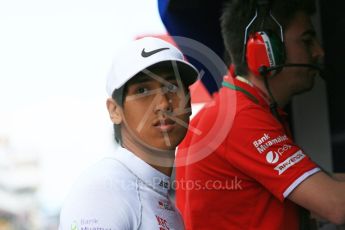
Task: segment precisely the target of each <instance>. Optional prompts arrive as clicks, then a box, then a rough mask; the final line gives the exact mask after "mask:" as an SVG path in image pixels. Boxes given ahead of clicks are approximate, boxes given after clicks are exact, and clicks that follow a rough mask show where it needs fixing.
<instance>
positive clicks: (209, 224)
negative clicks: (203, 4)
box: [176, 79, 320, 230]
mask: <svg viewBox="0 0 345 230" xmlns="http://www.w3.org/2000/svg"><path fill="white" fill-rule="evenodd" d="M232 81H234V82H232ZM226 82H227V83H224V84H225V86H226V87H222V88H221V89H220V91H219V94H215V95H214V101H213V102H211V104H209V105H207V106H205V108H204V109H202V110H201V111H200V112H199V113H198V114H197V115H196V117H195V118H194V119H193V120H192V121H191V124H190V125H191V127H194V128H195V129H197V130H198V131H199V132H198V133H196V132H195V129H193V130H194V131H188V134H187V136H186V138H185V139H184V141H183V143H182V144H181V145H180V146H179V151H178V153H177V159H184V161H185V162H184V163H186V164H187V165H182V166H179V167H177V169H176V179H177V183H178V185H179V186H177V187H176V203H177V207H178V208H179V209H180V211H181V213H182V216H183V218H184V221H185V225H186V228H187V229H197V230H200V229H265V230H267V229H289V230H291V229H298V228H299V209H300V207H299V206H297V205H296V204H294V203H293V202H291V201H290V200H288V199H285V198H286V197H287V196H288V195H289V194H290V193H291V192H292V191H293V189H294V188H296V187H297V186H298V185H299V184H300V183H301V182H302V181H303V180H305V179H306V178H307V177H309V176H311V175H313V174H314V173H316V172H318V171H320V169H319V168H318V166H317V165H316V164H315V163H314V162H312V161H311V160H310V158H309V157H308V156H307V155H306V154H305V153H304V152H303V150H302V149H301V148H300V147H298V146H297V145H296V144H295V143H294V142H293V141H292V139H291V137H290V136H289V135H288V134H287V132H286V131H285V130H287V129H286V128H284V125H282V124H281V123H280V122H279V121H278V119H277V118H275V117H274V116H273V115H272V113H271V112H270V109H269V105H268V103H267V99H265V96H264V94H263V93H262V92H261V91H260V90H259V89H258V88H256V87H254V86H251V85H250V84H249V83H246V82H244V81H240V80H238V79H234V80H229V79H228V81H226ZM231 88H232V89H231ZM232 90H235V93H234V92H232V93H233V94H232V95H233V96H234V95H235V96H236V100H235V101H236V102H235V103H234V104H231V103H229V102H230V101H231V100H227V101H226V98H227V97H229V92H230V91H232ZM224 101H225V103H229V104H228V105H227V106H230V107H232V108H233V109H234V113H233V115H234V117H233V119H234V120H233V123H232V126H231V127H230V128H229V130H226V132H227V133H226V135H225V137H224V138H223V139H222V140H221V141H220V142H219V143H220V144H219V145H218V146H215V147H214V149H213V150H212V151H211V152H210V154H208V155H207V156H206V157H204V158H203V159H201V160H198V161H197V162H195V163H192V164H188V162H189V160H188V159H189V158H190V157H191V156H196V155H197V154H198V153H199V152H201V151H202V150H203V149H202V147H200V149H199V150H200V151H199V150H198V149H195V148H194V149H192V148H190V146H196V145H197V142H199V141H201V140H203V138H205V136H207V134H208V132H209V131H210V130H211V129H212V127H213V126H214V121H215V117H216V116H218V115H219V113H223V112H224V111H223V110H219V106H220V104H221V103H224ZM280 113H281V112H280ZM223 115H225V116H226V115H227V114H223ZM229 116H230V115H229ZM284 116H285V114H282V113H281V117H282V118H284ZM223 122H224V123H225V122H231V118H230V117H229V121H227V120H224V121H223ZM219 132H221V130H220V131H219ZM207 138H208V140H207V143H211V142H212V141H213V140H212V138H213V137H212V136H211V137H210V136H207ZM191 149H192V151H191ZM180 163H181V162H180Z"/></svg>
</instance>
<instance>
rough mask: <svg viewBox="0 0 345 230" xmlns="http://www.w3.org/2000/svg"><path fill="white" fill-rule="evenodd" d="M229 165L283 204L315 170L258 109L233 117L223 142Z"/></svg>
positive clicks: (281, 127)
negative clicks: (233, 119) (251, 179)
mask: <svg viewBox="0 0 345 230" xmlns="http://www.w3.org/2000/svg"><path fill="white" fill-rule="evenodd" d="M226 149H228V151H227V152H226V153H225V154H226V155H225V157H226V158H227V159H228V160H229V162H230V164H232V165H233V166H234V167H236V168H237V169H239V170H240V171H241V172H243V173H244V174H245V175H247V176H248V177H249V178H253V179H254V180H255V181H257V182H258V183H260V184H261V185H262V186H264V187H265V188H266V189H267V190H268V191H270V192H271V193H272V194H273V195H274V196H275V197H277V198H278V199H279V200H284V198H286V197H287V196H288V195H289V194H290V192H291V191H293V189H294V188H295V187H297V186H298V184H299V183H301V182H302V181H303V180H304V179H306V178H307V177H308V176H310V175H312V174H314V173H315V172H317V171H319V168H318V166H317V165H316V164H315V163H314V162H312V161H311V159H310V158H309V157H308V156H307V155H306V154H305V153H304V152H303V150H302V149H301V148H300V147H298V146H297V145H296V144H295V143H294V142H293V141H292V140H291V138H290V137H288V135H287V134H286V133H285V131H284V128H283V126H282V125H281V124H280V123H279V122H278V120H277V119H276V118H275V117H274V116H273V115H272V114H271V113H269V112H268V111H266V110H264V109H263V108H262V107H260V106H256V105H255V106H254V105H253V106H250V107H247V108H245V109H243V110H241V111H240V112H239V113H238V114H237V115H236V117H235V121H234V123H233V127H232V129H231V130H230V132H229V135H228V137H227V140H226Z"/></svg>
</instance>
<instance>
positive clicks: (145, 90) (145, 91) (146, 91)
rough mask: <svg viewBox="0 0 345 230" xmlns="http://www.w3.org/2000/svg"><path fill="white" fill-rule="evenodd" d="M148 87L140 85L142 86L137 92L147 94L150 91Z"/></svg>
mask: <svg viewBox="0 0 345 230" xmlns="http://www.w3.org/2000/svg"><path fill="white" fill-rule="evenodd" d="M148 91H149V90H148V89H147V88H145V87H140V88H138V89H137V90H136V93H138V94H146V93H148Z"/></svg>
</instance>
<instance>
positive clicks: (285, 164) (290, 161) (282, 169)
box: [274, 150, 305, 175]
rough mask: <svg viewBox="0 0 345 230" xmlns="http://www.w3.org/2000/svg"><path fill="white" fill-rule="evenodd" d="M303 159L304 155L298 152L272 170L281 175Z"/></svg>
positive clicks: (300, 151)
mask: <svg viewBox="0 0 345 230" xmlns="http://www.w3.org/2000/svg"><path fill="white" fill-rule="evenodd" d="M304 157H305V155H304V154H303V152H302V150H299V151H297V152H296V153H295V154H294V155H292V156H291V157H288V158H287V159H286V160H285V161H283V162H282V163H280V164H279V165H277V166H276V167H275V168H274V170H277V171H278V174H279V175H281V174H283V173H284V172H285V171H286V170H287V169H288V168H290V167H291V166H293V165H295V164H297V163H298V162H300V161H301V160H302V159H303V158H304Z"/></svg>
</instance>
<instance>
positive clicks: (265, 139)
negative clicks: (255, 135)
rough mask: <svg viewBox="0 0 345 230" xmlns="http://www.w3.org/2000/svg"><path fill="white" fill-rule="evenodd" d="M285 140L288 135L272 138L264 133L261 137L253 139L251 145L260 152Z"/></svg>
mask: <svg viewBox="0 0 345 230" xmlns="http://www.w3.org/2000/svg"><path fill="white" fill-rule="evenodd" d="M286 140H288V137H287V136H286V135H283V136H278V137H276V138H274V139H271V138H270V136H269V135H268V134H267V133H265V134H264V135H263V136H262V137H261V138H259V139H257V140H255V141H253V145H254V146H255V148H256V150H257V151H258V152H259V153H260V154H261V153H263V152H265V150H266V149H268V148H269V147H271V146H272V145H275V144H278V143H280V142H283V141H286Z"/></svg>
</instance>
